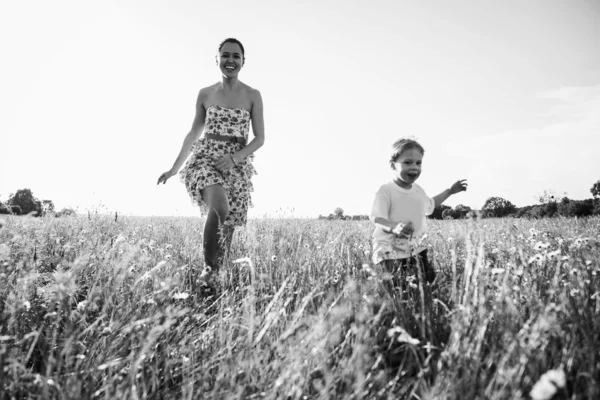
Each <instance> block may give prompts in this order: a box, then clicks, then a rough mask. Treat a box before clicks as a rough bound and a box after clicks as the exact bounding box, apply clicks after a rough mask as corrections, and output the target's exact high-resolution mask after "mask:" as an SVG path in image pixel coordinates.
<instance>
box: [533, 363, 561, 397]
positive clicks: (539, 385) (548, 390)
mask: <svg viewBox="0 0 600 400" xmlns="http://www.w3.org/2000/svg"><path fill="white" fill-rule="evenodd" d="M566 381H567V378H566V376H565V372H564V371H563V370H562V369H551V370H550V371H548V372H546V373H545V374H544V375H542V376H541V377H540V379H539V380H538V381H537V382H536V383H535V385H533V388H532V389H531V392H529V396H531V399H532V400H549V399H551V398H552V397H553V396H554V395H555V394H556V390H557V389H561V388H563V387H564V386H565V383H566Z"/></svg>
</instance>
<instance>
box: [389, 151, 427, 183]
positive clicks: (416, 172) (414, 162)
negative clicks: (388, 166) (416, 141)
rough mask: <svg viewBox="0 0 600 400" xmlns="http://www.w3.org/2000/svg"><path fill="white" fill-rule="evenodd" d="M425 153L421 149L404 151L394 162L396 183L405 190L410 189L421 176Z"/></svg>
mask: <svg viewBox="0 0 600 400" xmlns="http://www.w3.org/2000/svg"><path fill="white" fill-rule="evenodd" d="M422 162H423V153H421V151H420V150H419V149H408V150H404V151H403V152H402V154H400V156H399V157H398V158H397V159H396V161H395V162H394V175H395V178H396V179H394V181H395V182H396V183H397V184H398V186H400V187H402V188H404V189H410V188H411V187H412V184H413V183H414V182H415V181H416V180H417V179H419V176H420V175H421V164H422Z"/></svg>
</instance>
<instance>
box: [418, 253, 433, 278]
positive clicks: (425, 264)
mask: <svg viewBox="0 0 600 400" xmlns="http://www.w3.org/2000/svg"><path fill="white" fill-rule="evenodd" d="M417 263H418V264H419V267H421V272H422V273H423V277H424V278H425V280H426V281H427V282H429V283H431V282H433V281H434V280H435V269H434V268H433V265H432V264H431V263H430V262H429V258H428V257H427V249H425V250H423V251H422V252H420V253H419V254H417Z"/></svg>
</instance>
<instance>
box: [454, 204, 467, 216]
mask: <svg viewBox="0 0 600 400" xmlns="http://www.w3.org/2000/svg"><path fill="white" fill-rule="evenodd" d="M469 211H471V207H469V206H465V205H462V204H459V205H457V206H456V207H454V210H453V213H452V217H453V218H455V219H461V218H466V217H467V215H468V214H469Z"/></svg>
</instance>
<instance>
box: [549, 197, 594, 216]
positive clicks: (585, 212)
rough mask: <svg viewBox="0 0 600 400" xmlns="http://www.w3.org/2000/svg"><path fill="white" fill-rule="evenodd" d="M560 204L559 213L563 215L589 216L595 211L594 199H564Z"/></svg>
mask: <svg viewBox="0 0 600 400" xmlns="http://www.w3.org/2000/svg"><path fill="white" fill-rule="evenodd" d="M563 200H564V201H561V202H560V204H559V205H558V213H559V214H560V215H562V216H563V217H588V216H590V215H592V214H593V213H594V209H595V207H594V200H593V199H587V200H570V199H563Z"/></svg>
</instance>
